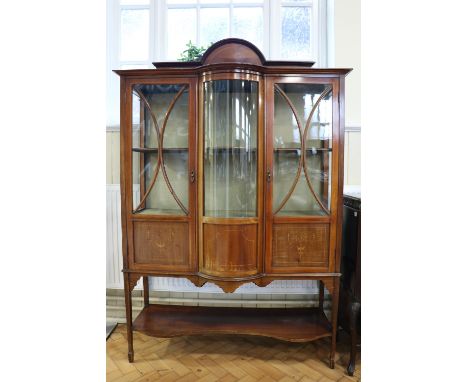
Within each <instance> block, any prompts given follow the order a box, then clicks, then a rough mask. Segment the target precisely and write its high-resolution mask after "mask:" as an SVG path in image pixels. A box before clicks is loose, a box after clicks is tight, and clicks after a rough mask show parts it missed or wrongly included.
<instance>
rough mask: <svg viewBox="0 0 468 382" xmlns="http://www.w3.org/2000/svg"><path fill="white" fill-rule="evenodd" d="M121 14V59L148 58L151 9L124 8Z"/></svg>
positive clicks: (136, 59) (135, 59)
mask: <svg viewBox="0 0 468 382" xmlns="http://www.w3.org/2000/svg"><path fill="white" fill-rule="evenodd" d="M120 16H121V19H120V20H121V27H120V60H121V61H138V60H147V59H148V48H149V10H148V9H123V10H122V11H121V15H120Z"/></svg>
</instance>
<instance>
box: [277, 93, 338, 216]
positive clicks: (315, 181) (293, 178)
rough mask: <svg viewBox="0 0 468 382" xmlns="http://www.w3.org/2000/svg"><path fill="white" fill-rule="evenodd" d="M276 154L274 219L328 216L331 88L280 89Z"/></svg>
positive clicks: (278, 94)
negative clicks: (275, 215) (280, 217)
mask: <svg viewBox="0 0 468 382" xmlns="http://www.w3.org/2000/svg"><path fill="white" fill-rule="evenodd" d="M273 148H274V161H273V174H274V177H273V211H274V213H275V214H278V215H281V216H301V215H325V214H327V213H328V211H329V210H330V203H329V201H330V192H331V171H330V169H331V158H332V156H331V151H332V92H331V87H330V86H329V85H327V84H276V85H275V100H274V123H273Z"/></svg>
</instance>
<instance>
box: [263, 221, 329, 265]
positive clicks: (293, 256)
mask: <svg viewBox="0 0 468 382" xmlns="http://www.w3.org/2000/svg"><path fill="white" fill-rule="evenodd" d="M272 239H273V253H272V266H273V268H282V269H284V268H289V269H291V268H300V269H303V270H306V268H317V267H318V268H327V267H328V249H329V224H327V223H325V224H307V223H306V224H294V223H291V224H273V237H272Z"/></svg>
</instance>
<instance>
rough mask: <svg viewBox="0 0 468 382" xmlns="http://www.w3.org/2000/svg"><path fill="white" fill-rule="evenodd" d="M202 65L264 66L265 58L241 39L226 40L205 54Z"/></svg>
mask: <svg viewBox="0 0 468 382" xmlns="http://www.w3.org/2000/svg"><path fill="white" fill-rule="evenodd" d="M201 63H202V65H210V64H224V63H242V64H252V65H264V64H265V56H264V55H263V53H262V52H261V51H260V49H258V48H257V47H256V46H255V45H254V44H252V43H251V42H249V41H246V40H242V39H240V38H226V39H224V40H220V41H218V42H216V43H214V44H213V45H211V46H210V47H209V48H208V49H207V50H206V52H205V53H204V54H203V56H202V59H201Z"/></svg>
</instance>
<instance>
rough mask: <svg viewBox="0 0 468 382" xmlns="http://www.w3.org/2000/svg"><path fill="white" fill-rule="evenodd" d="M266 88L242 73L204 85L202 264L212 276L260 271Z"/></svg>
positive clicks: (206, 78)
mask: <svg viewBox="0 0 468 382" xmlns="http://www.w3.org/2000/svg"><path fill="white" fill-rule="evenodd" d="M262 86H263V82H262V81H261V79H260V77H259V76H255V75H240V74H231V75H229V74H220V75H210V76H204V77H203V79H202V81H201V82H200V99H201V103H200V115H201V117H200V124H199V126H200V129H199V144H200V149H199V166H200V169H199V171H200V173H202V174H203V180H201V181H200V184H199V194H200V195H202V196H201V197H200V198H199V208H198V211H199V236H198V237H199V254H200V255H199V256H200V259H199V262H200V264H199V265H200V271H201V272H202V273H204V274H207V275H210V276H217V277H228V278H229V277H247V276H250V275H254V274H257V273H259V272H260V271H261V269H262V257H261V253H262V249H263V240H262V239H263V217H262V216H263V181H262V177H263V175H262V174H263V169H262V163H263V156H262V152H263V151H262V148H263V145H262V143H263V128H262V126H263V122H262V121H263V119H262V118H263V115H262V113H261V111H260V109H261V106H260V105H261V94H262Z"/></svg>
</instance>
